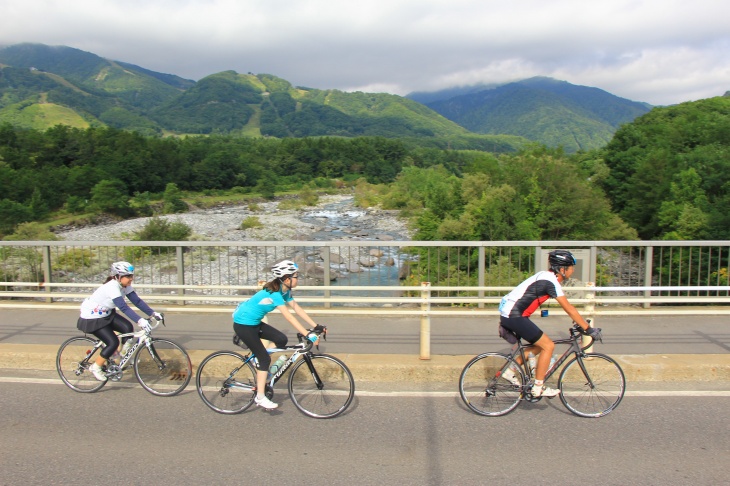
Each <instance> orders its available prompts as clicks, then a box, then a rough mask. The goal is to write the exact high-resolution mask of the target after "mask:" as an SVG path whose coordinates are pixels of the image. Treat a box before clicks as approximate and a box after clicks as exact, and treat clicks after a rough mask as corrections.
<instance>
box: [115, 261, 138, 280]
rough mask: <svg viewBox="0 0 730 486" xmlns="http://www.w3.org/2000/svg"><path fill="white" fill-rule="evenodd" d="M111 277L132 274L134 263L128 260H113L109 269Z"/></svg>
mask: <svg viewBox="0 0 730 486" xmlns="http://www.w3.org/2000/svg"><path fill="white" fill-rule="evenodd" d="M110 274H111V276H112V277H124V276H125V275H134V265H132V264H131V263H129V262H114V263H112V268H111V271H110Z"/></svg>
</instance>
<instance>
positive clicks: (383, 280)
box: [0, 239, 730, 359]
mask: <svg viewBox="0 0 730 486" xmlns="http://www.w3.org/2000/svg"><path fill="white" fill-rule="evenodd" d="M552 248H567V249H571V250H573V251H574V252H575V253H576V256H577V257H578V260H579V262H578V266H577V268H576V272H575V274H574V277H578V278H577V280H578V283H577V284H576V286H574V287H567V286H566V287H565V290H566V293H567V294H568V295H569V297H570V301H571V302H572V303H573V304H574V305H576V306H578V307H579V308H581V307H582V309H581V310H582V312H583V313H585V314H586V315H589V316H591V317H595V316H601V315H612V314H613V315H616V314H621V315H631V314H646V313H647V311H648V312H650V313H651V314H653V315H662V314H673V315H677V314H685V313H686V314H692V315H700V314H715V315H717V314H721V315H725V314H730V306H728V304H730V271H728V267H730V263H729V262H730V241H540V242H534V241H507V242H494V241H379V240H377V241H374V240H360V239H354V240H343V241H340V240H337V241H256V242H254V241H235V242H232V241H225V242H221V241H216V242H211V241H178V242H157V241H101V242H89V241H0V309H1V308H46V307H47V308H54V309H58V308H74V309H76V308H78V303H79V302H80V301H81V300H83V298H85V297H86V296H87V295H88V294H89V293H90V292H91V291H93V289H95V288H96V287H98V286H99V285H100V283H101V281H103V277H104V276H105V275H106V272H107V271H108V265H109V263H110V262H112V261H117V260H128V261H132V263H133V264H134V265H135V266H136V267H137V268H138V272H137V273H138V274H137V275H136V277H137V278H135V283H134V286H135V288H136V289H138V290H139V291H140V294H141V295H143V297H144V299H145V300H149V301H150V302H154V303H155V304H156V305H155V308H160V309H162V310H169V311H173V310H174V311H181V312H231V310H232V308H233V307H234V306H235V305H236V304H237V303H238V302H240V301H241V300H243V299H245V298H246V295H250V294H252V293H253V292H255V291H256V290H258V289H259V288H260V286H261V284H260V282H259V281H260V279H262V278H264V277H265V275H267V274H268V267H269V266H270V265H271V264H273V263H274V262H275V261H278V260H282V259H285V258H286V259H294V260H296V261H298V262H299V263H300V274H303V275H304V276H306V277H308V280H307V279H305V280H303V281H302V282H300V283H302V285H301V286H299V287H297V301H298V302H299V303H301V304H302V305H304V306H307V311H308V312H310V313H311V314H312V315H315V316H316V315H382V316H384V317H387V316H392V317H398V316H411V317H414V316H415V317H420V319H421V328H422V330H421V356H422V357H424V359H425V357H427V356H430V319H431V318H432V317H435V316H459V315H464V316H495V317H496V315H497V310H496V309H497V305H498V304H499V302H500V300H501V297H502V296H503V295H504V294H505V293H507V292H508V291H509V290H511V289H512V288H513V287H514V285H516V284H517V283H519V282H520V281H521V280H522V279H523V278H524V277H525V276H527V275H529V274H532V273H534V272H535V271H536V270H537V269H542V268H545V267H546V262H545V261H544V260H545V255H546V252H547V251H549V249H552ZM409 266H412V267H417V268H418V273H417V274H414V275H411V276H410V278H409V279H408V280H404V278H406V276H407V273H406V272H404V270H406V269H408V267H409ZM421 281H424V283H422V284H420V285H418V284H419V283H420V282H421ZM428 282H434V284H431V283H428ZM587 282H596V284H597V285H595V286H594V285H590V284H588V283H587ZM309 283H315V285H309ZM342 283H345V285H343V284H342ZM347 283H356V284H355V285H347ZM404 283H408V284H410V285H403V284H404ZM442 283H445V284H443V285H442ZM384 284H385V285H384ZM666 306H673V308H672V309H671V310H669V309H666ZM677 306H681V307H687V309H682V308H681V307H680V308H677ZM690 307H691V309H690Z"/></svg>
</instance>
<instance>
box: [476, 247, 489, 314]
mask: <svg viewBox="0 0 730 486" xmlns="http://www.w3.org/2000/svg"><path fill="white" fill-rule="evenodd" d="M486 267H487V258H486V250H485V249H484V246H483V245H481V246H479V273H478V276H477V278H478V283H477V285H479V286H480V287H484V271H485V268H486ZM477 295H478V296H479V299H483V298H484V291H483V290H480V291H479V292H478V293H477ZM478 307H479V308H480V309H484V302H479V305H478Z"/></svg>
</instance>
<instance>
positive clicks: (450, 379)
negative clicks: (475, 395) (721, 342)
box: [0, 344, 730, 383]
mask: <svg viewBox="0 0 730 486" xmlns="http://www.w3.org/2000/svg"><path fill="white" fill-rule="evenodd" d="M187 351H188V354H189V355H190V359H191V360H192V362H193V370H194V372H195V371H197V367H198V364H200V362H201V361H202V360H203V359H204V358H205V357H206V356H208V355H209V354H210V353H213V352H214V350H187ZM57 352H58V346H57V345H44V344H0V369H23V370H54V371H55V369H56V353H57ZM333 354H334V355H335V356H337V357H338V358H340V359H342V360H343V361H344V362H345V363H346V364H347V366H348V368H350V370H351V371H352V374H353V376H354V377H355V380H356V382H357V381H362V382H403V383H429V382H433V383H456V382H458V380H459V374H460V373H461V370H462V369H463V368H464V365H466V363H467V362H469V360H470V359H471V358H473V355H435V356H432V358H431V359H430V360H421V359H419V358H418V356H415V355H406V354H336V353H333ZM611 357H612V358H614V359H615V360H616V361H617V362H618V363H619V364H620V365H621V368H622V369H623V371H624V374H625V375H626V380H627V381H644V382H647V381H704V382H708V381H716V380H717V381H730V354H624V355H611Z"/></svg>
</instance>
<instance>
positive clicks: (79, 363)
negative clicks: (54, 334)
mask: <svg viewBox="0 0 730 486" xmlns="http://www.w3.org/2000/svg"><path fill="white" fill-rule="evenodd" d="M95 344H96V341H94V340H93V339H90V338H87V337H73V338H71V339H69V340H67V341H66V342H64V343H63V344H62V345H61V347H60V348H59V350H58V354H57V356H56V370H57V371H58V375H59V376H60V377H61V380H63V382H64V383H65V384H66V385H67V386H68V387H69V388H71V389H72V390H74V391H77V392H81V393H92V392H95V391H97V390H99V389H100V388H101V387H103V386H104V385H105V384H106V382H105V381H99V380H97V379H96V378H94V375H92V374H91V371H89V366H90V365H91V364H92V363H93V362H94V360H95V359H96V357H97V356H98V353H99V350H98V349H97V348H94V345H95Z"/></svg>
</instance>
